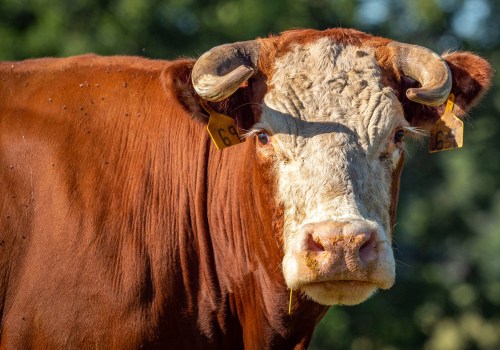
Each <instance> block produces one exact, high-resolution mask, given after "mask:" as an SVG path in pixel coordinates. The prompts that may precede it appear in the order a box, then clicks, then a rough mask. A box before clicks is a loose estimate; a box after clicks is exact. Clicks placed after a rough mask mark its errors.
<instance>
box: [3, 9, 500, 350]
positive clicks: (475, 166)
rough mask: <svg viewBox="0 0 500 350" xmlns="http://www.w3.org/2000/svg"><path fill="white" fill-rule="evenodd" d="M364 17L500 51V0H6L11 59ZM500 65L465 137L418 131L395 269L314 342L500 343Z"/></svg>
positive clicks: (6, 52) (189, 46) (120, 50)
mask: <svg viewBox="0 0 500 350" xmlns="http://www.w3.org/2000/svg"><path fill="white" fill-rule="evenodd" d="M339 26H340V27H355V28H358V29H361V30H364V31H368V32H371V33H373V34H376V35H381V36H387V37H390V38H393V39H396V40H399V41H404V42H409V43H414V44H419V45H423V46H427V47H429V48H431V49H433V50H434V51H437V52H443V51H445V50H457V49H460V50H471V51H475V52H477V53H479V54H481V55H482V56H483V57H485V58H486V59H488V60H489V61H490V62H491V63H492V64H493V66H494V67H499V61H500V44H499V43H500V1H498V0H418V1H410V0H408V1H398V0H337V1H334V0H291V1H286V0H235V1H222V0H203V1H201V0H200V1H195V0H163V1H147V0H71V1H69V0H1V1H0V59H1V60H19V59H24V58H28V57H40V56H68V55H75V54H81V53H86V52H96V53H99V54H106V55H109V54H132V55H141V56H146V57H153V58H162V59H173V58H176V57H179V56H190V57H197V56H198V55H199V54H201V53H203V52H204V51H205V50H207V49H209V48H211V47H212V46H215V45H218V44H222V43H226V42H232V41H240V40H247V39H253V38H255V37H257V36H267V35H268V34H270V33H279V32H280V31H283V30H286V29H289V28H297V27H311V28H317V29H325V28H329V27H339ZM499 84H500V75H496V77H495V78H494V85H493V87H492V90H491V91H490V92H489V93H488V95H487V96H486V98H485V99H484V100H483V102H482V104H481V105H480V106H479V107H476V108H475V109H474V110H473V111H472V112H471V117H470V118H469V119H468V120H467V122H466V129H465V146H464V148H463V149H461V150H457V151H449V152H444V153H438V154H433V155H430V154H428V153H427V151H426V150H427V145H426V144H425V143H420V144H419V143H416V144H412V145H410V150H409V157H408V158H409V159H408V162H407V165H406V168H405V171H404V173H403V178H402V191H401V200H400V205H399V213H398V225H397V227H396V236H395V242H394V249H395V255H396V259H397V283H396V285H395V286H394V287H393V288H392V289H391V290H390V291H383V292H379V293H378V295H376V296H375V297H373V298H372V299H370V300H369V301H367V302H365V303H364V304H362V305H359V306H354V307H333V308H332V309H331V310H330V311H329V313H328V314H327V316H326V317H325V318H324V319H323V321H322V322H321V323H320V325H319V326H318V328H317V330H316V333H315V336H314V339H313V342H312V344H311V349H353V350H370V349H385V350H389V349H440V350H441V349H442V350H447V349H450V350H460V349H500V157H499V155H500V150H499V149H498V148H499V147H500V118H499V116H498V114H499V111H500V90H499Z"/></svg>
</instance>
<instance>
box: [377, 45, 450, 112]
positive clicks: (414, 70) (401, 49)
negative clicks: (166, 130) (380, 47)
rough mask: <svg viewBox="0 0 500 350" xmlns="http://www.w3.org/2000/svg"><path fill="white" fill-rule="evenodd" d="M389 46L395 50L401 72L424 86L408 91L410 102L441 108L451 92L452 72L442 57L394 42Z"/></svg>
mask: <svg viewBox="0 0 500 350" xmlns="http://www.w3.org/2000/svg"><path fill="white" fill-rule="evenodd" d="M387 46H388V47H392V48H394V49H395V52H396V57H395V58H396V64H397V66H398V67H399V68H400V69H401V71H402V72H403V73H404V74H405V75H407V76H409V77H411V78H413V79H415V80H416V81H418V82H419V83H420V85H421V86H422V87H420V88H412V89H408V90H407V91H406V96H407V97H408V98H409V99H410V100H412V101H415V102H418V103H422V104H425V105H428V106H439V105H441V104H443V103H444V102H445V101H446V99H447V98H448V95H449V94H450V91H451V71H450V68H449V67H448V65H447V64H446V62H445V60H444V59H443V58H442V57H441V56H439V55H438V54H436V53H434V52H432V51H431V50H429V49H427V48H425V47H421V46H417V45H409V44H403V43H399V42H395V41H394V42H391V43H390V44H388V45H387Z"/></svg>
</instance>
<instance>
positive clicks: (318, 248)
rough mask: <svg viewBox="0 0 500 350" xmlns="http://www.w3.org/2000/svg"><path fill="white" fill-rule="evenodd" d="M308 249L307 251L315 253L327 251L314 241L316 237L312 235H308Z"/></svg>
mask: <svg viewBox="0 0 500 350" xmlns="http://www.w3.org/2000/svg"><path fill="white" fill-rule="evenodd" d="M306 248H307V250H309V251H314V252H324V251H325V247H323V245H322V244H321V243H320V242H319V241H317V240H315V239H314V237H313V236H312V234H310V233H309V234H308V235H307V239H306Z"/></svg>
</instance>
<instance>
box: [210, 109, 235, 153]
mask: <svg viewBox="0 0 500 350" xmlns="http://www.w3.org/2000/svg"><path fill="white" fill-rule="evenodd" d="M207 130H208V133H209V135H210V137H211V138H212V141H213V142H214V144H215V146H216V147H217V149H218V150H222V149H224V148H227V147H230V146H234V145H237V144H239V143H241V140H240V136H239V135H238V126H237V125H236V120H234V119H233V118H231V117H228V116H227V115H224V114H220V113H217V112H215V111H211V112H210V119H209V120H208V125H207Z"/></svg>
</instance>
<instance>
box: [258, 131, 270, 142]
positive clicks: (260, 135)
mask: <svg viewBox="0 0 500 350" xmlns="http://www.w3.org/2000/svg"><path fill="white" fill-rule="evenodd" d="M257 139H258V140H259V142H260V144H261V145H267V144H268V143H269V134H268V133H267V132H265V131H260V132H259V133H258V134H257Z"/></svg>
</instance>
